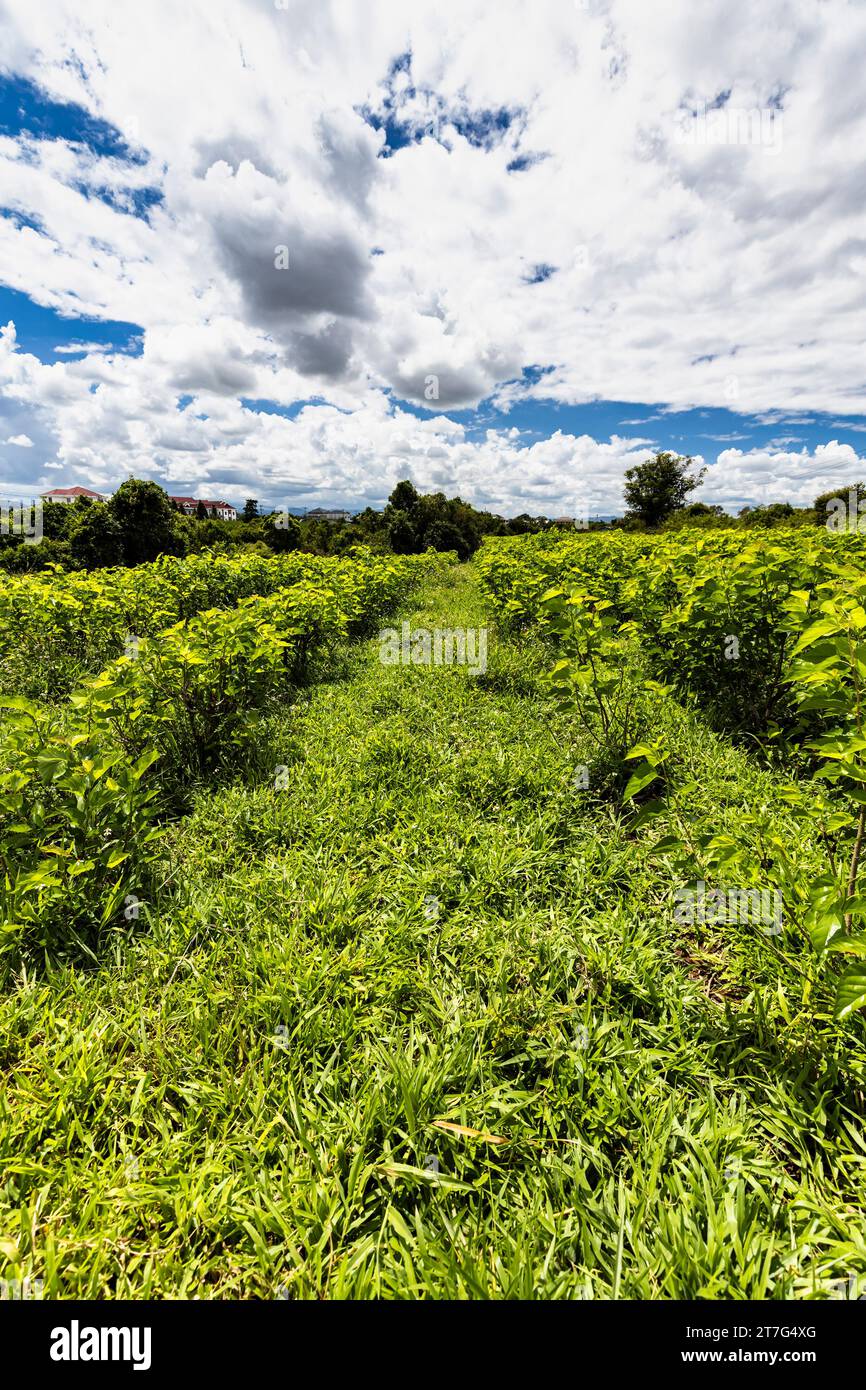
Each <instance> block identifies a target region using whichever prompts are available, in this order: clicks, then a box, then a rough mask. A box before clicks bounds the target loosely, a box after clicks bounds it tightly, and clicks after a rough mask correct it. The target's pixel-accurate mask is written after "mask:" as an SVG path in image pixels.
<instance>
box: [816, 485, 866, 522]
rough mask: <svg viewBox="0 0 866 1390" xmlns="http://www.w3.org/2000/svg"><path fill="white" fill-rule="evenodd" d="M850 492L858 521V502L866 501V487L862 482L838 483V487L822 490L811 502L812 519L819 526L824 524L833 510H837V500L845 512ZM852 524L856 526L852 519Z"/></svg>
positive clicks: (849, 499)
mask: <svg viewBox="0 0 866 1390" xmlns="http://www.w3.org/2000/svg"><path fill="white" fill-rule="evenodd" d="M851 493H853V494H854V496H853V502H854V513H855V516H857V520H858V521H859V515H860V513H859V507H860V503H861V502H864V503H866V487H864V485H863V483H840V485H839V486H838V487H834V488H831V489H830V491H829V492H822V493H821V494H820V495H819V496H818V497H816V498H815V501H814V502H813V503H812V506H813V508H814V510H815V517H814V520H815V521H816V522H817V524H818V525H819V526H826V524H827V521H828V519H829V518H830V516H831V514H832V513H833V512H838V510H839V508H838V503H839V502H841V503H843V505H844V506H845V508H846V512H847V509H848V507H849V506H850V503H851V497H850V495H849V494H851ZM834 503H836V504H837V505H836V506H835V507H834V506H833V504H834ZM853 525H854V526H856V525H857V521H853Z"/></svg>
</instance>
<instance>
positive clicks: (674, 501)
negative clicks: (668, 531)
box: [624, 453, 706, 526]
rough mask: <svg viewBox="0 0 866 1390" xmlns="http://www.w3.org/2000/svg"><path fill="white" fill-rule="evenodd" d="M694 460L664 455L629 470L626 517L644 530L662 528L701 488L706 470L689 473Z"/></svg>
mask: <svg viewBox="0 0 866 1390" xmlns="http://www.w3.org/2000/svg"><path fill="white" fill-rule="evenodd" d="M692 462H693V460H692V459H691V458H682V457H681V456H680V455H679V454H670V453H662V454H656V455H655V457H654V458H650V459H646V460H645V462H644V463H637V464H635V466H634V467H633V468H629V469H627V470H626V475H625V489H624V491H625V500H626V505H627V507H628V513H627V516H628V517H631V518H633V519H634V520H636V521H640V522H642V523H643V524H644V525H645V526H660V525H661V523H662V522H663V521H666V520H667V518H668V517H669V516H671V515H672V514H673V513H674V512H676V511H678V510H679V508H680V507H682V506H683V505H684V503H685V500H686V498H687V497H688V495H689V493H690V492H692V491H693V490H694V489H695V488H696V487H698V485H699V484H700V482H701V480H702V478H703V476H704V473H705V472H706V469H705V468H702V469H701V470H700V472H699V473H695V474H692V473H689V471H688V470H689V468H690V466H691V464H692Z"/></svg>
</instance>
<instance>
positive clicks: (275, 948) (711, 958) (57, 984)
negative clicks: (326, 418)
mask: <svg viewBox="0 0 866 1390" xmlns="http://www.w3.org/2000/svg"><path fill="white" fill-rule="evenodd" d="M401 605H402V606H401V607H400V609H399V612H398V616H397V618H396V619H395V618H390V619H389V622H394V621H398V622H399V620H401V619H403V618H405V619H407V620H408V621H409V622H410V623H411V624H412V626H413V627H422V626H423V627H427V628H433V627H436V626H439V627H451V628H453V627H460V626H462V627H466V628H472V627H475V628H477V627H479V626H480V625H482V624H484V623H486V624H487V625H488V633H489V659H488V665H487V670H486V672H485V673H483V674H480V675H471V674H470V673H469V672H468V670H467V669H466V668H465V667H461V666H459V665H452V666H435V665H430V666H414V665H409V666H404V665H397V666H391V667H388V666H383V665H382V664H381V662H380V660H379V642H378V639H377V637H376V635H375V633H374V634H373V635H372V636H366V637H358V638H355V639H354V640H349V641H346V640H343V641H342V642H336V643H334V642H332V643H329V644H327V645H326V646H324V647H322V648H321V649H320V650H318V652H317V655H316V656H315V657H314V659H313V660H312V663H311V665H310V668H309V670H308V671H307V673H306V676H305V678H304V680H303V681H302V682H301V683H299V684H297V683H296V684H295V685H294V686H293V687H292V688H291V690H290V691H289V692H288V693H286V694H285V695H284V696H283V697H282V698H281V699H280V700H279V701H277V702H276V703H274V702H272V703H271V704H269V705H268V707H267V708H266V709H265V711H264V712H263V713H262V716H261V720H260V722H259V723H258V724H257V726H256V732H255V742H254V748H253V751H252V752H251V753H250V755H249V756H248V757H247V759H246V761H245V764H244V766H243V768H242V769H240V770H238V769H232V768H231V767H222V768H221V769H219V770H217V771H215V772H213V773H211V774H210V776H209V777H208V778H207V779H205V780H200V781H199V782H198V784H197V785H196V786H195V787H194V788H193V789H192V790H191V791H190V793H189V800H188V804H187V805H186V806H185V808H184V814H183V815H174V816H172V817H170V818H169V819H168V821H167V823H166V826H165V827H164V828H165V829H167V833H166V834H165V836H164V837H163V838H162V840H161V841H160V844H159V857H158V859H157V860H156V864H155V873H154V877H153V880H152V881H153V889H152V892H151V894H150V896H149V897H148V898H147V899H144V900H143V905H142V909H141V914H140V918H139V920H138V921H129V922H127V921H125V920H123V919H122V917H121V920H120V921H119V922H113V923H112V924H111V925H110V926H109V927H108V928H106V929H103V930H102V932H101V934H100V936H99V941H98V945H97V946H96V947H95V949H94V946H93V945H92V944H91V945H90V946H89V948H88V951H87V952H83V951H82V952H78V953H77V954H76V953H75V952H74V951H70V950H66V951H65V953H59V954H58V953H57V952H54V953H52V952H51V951H50V950H49V951H47V952H46V950H45V948H44V946H43V947H42V948H41V949H36V948H32V949H31V950H30V951H29V954H28V951H27V950H26V949H22V948H21V946H20V940H19V948H18V950H17V954H16V956H15V963H14V967H12V968H11V970H12V973H11V974H10V976H9V978H8V980H7V988H6V991H5V993H4V995H3V998H2V1003H0V1040H2V1042H0V1046H2V1060H3V1074H4V1078H5V1081H4V1085H3V1090H2V1093H0V1107H2V1108H0V1144H2V1171H3V1180H2V1188H0V1231H2V1235H0V1252H2V1258H3V1261H4V1267H3V1269H2V1273H3V1275H4V1276H5V1277H19V1278H23V1277H30V1278H39V1279H42V1280H43V1281H44V1292H45V1296H46V1297H56V1298H73V1297H84V1298H128V1297H134V1298H142V1297H148V1296H150V1297H202V1298H231V1297H238V1296H241V1297H259V1298H265V1299H272V1298H279V1297H289V1298H322V1297H325V1298H345V1297H351V1298H370V1297H388V1298H425V1297H431V1298H445V1297H449V1298H451V1297H456V1298H513V1297H532V1298H570V1299H573V1298H612V1297H613V1298H617V1297H618V1298H721V1299H737V1298H760V1299H764V1298H786V1297H808V1296H817V1297H827V1296H829V1295H830V1294H832V1292H833V1288H834V1282H835V1283H837V1284H838V1283H844V1282H845V1281H847V1280H849V1279H850V1278H851V1276H852V1275H855V1276H859V1275H860V1274H861V1273H866V1237H864V1234H863V1228H862V1221H861V1219H860V1215H861V1212H862V1207H863V1201H864V1186H866V1184H864V1164H866V1144H864V1141H863V1137H862V1120H863V1104H864V1097H863V1080H864V1066H866V1047H864V1034H863V1029H862V1025H861V1023H860V1017H859V1014H852V1015H850V1016H849V1017H848V1019H847V1020H846V1021H842V1022H839V1021H837V1020H834V1019H833V1017H832V1008H831V1005H832V991H830V990H829V988H823V987H822V985H821V982H820V979H819V980H818V981H817V982H815V981H813V980H811V976H810V984H809V988H806V986H805V985H804V979H805V976H806V975H807V974H809V971H808V969H806V967H805V966H804V959H805V957H804V956H803V953H802V952H797V951H796V950H792V949H790V948H788V947H786V946H784V944H783V945H780V943H779V941H778V940H776V939H774V938H773V937H770V936H766V935H764V934H763V933H761V932H759V931H755V930H754V929H748V928H737V927H731V926H718V927H713V926H693V925H688V924H683V923H679V922H677V921H676V920H675V914H674V913H673V911H672V908H671V896H672V893H673V892H674V890H675V888H676V887H677V885H678V884H680V883H681V882H682V881H683V879H682V875H681V874H679V873H678V871H677V870H676V868H675V867H674V866H672V865H671V864H670V863H668V862H667V861H666V860H665V859H664V858H660V857H659V856H658V855H657V854H654V853H653V844H654V837H655V840H656V841H657V839H658V832H657V831H655V830H654V829H653V822H650V824H649V826H645V827H638V828H637V829H635V827H634V824H633V819H634V817H633V813H631V812H630V811H629V809H628V808H627V807H625V806H623V805H621V804H619V802H618V801H617V799H616V798H615V797H611V796H610V795H609V794H607V792H606V791H605V790H604V789H602V790H596V789H594V787H593V783H592V780H591V781H590V786H589V788H588V789H585V788H583V787H582V786H581V785H580V784H579V781H577V782H576V777H575V768H576V767H579V766H581V765H589V766H590V767H591V768H592V767H593V766H594V764H593V756H594V753H593V746H592V741H591V739H589V738H588V736H587V735H586V734H585V733H582V732H581V729H580V726H579V725H578V724H577V723H576V721H575V717H574V714H573V712H572V711H569V710H568V709H563V708H562V706H561V702H560V701H558V700H557V699H556V698H555V693H554V692H552V690H551V687H550V685H549V683H548V681H547V680H546V672H547V670H548V668H549V666H550V659H549V658H550V652H549V646H548V643H547V641H546V639H545V638H544V637H543V635H540V634H539V633H538V632H536V631H535V630H533V629H525V630H522V631H519V632H515V631H514V630H513V629H509V628H504V627H502V626H500V625H497V621H496V616H495V613H494V611H493V609H492V608H491V606H490V600H489V596H488V595H487V593H486V592H485V591H483V590H482V588H481V587H480V585H479V582H478V573H477V568H476V566H473V565H468V566H452V567H450V568H448V569H443V568H442V567H440V568H439V569H438V570H432V571H430V572H429V573H427V574H425V575H424V576H423V577H422V578H421V581H420V588H416V590H415V592H414V593H412V594H407V595H406V596H405V597H404V598H403V599H402V601H401ZM624 650H626V651H627V660H628V662H630V663H633V664H634V666H635V669H636V670H638V669H639V667H640V664H641V661H642V660H643V658H642V657H641V655H640V652H639V651H638V650H637V649H636V648H635V647H634V644H629V645H628V646H627V649H624ZM662 733H663V734H664V737H665V739H666V741H667V745H668V746H669V748H670V750H671V752H670V757H671V758H673V759H674V761H675V764H676V766H677V768H678V769H679V770H680V774H681V776H680V781H681V783H682V786H683V787H684V788H685V790H684V791H683V792H682V794H680V793H679V792H678V791H677V787H676V785H673V784H672V785H671V786H670V787H669V789H668V793H667V801H666V814H667V815H668V816H669V817H670V818H672V819H675V818H676V816H677V815H682V816H684V817H686V818H687V819H688V820H689V821H690V822H692V823H698V822H700V821H702V820H709V821H711V822H712V825H713V827H714V830H715V831H716V832H717V833H722V832H724V831H725V830H726V829H731V830H732V831H736V827H737V826H738V824H739V823H740V822H741V821H742V820H743V817H744V816H747V815H751V814H755V813H756V812H761V813H762V814H764V815H765V817H766V818H767V834H768V835H771V836H777V837H779V838H780V839H781V840H782V841H784V842H793V841H795V840H797V839H798V837H799V840H800V841H802V840H803V833H802V824H801V822H800V820H799V818H798V812H797V809H796V808H786V806H785V804H784V802H783V801H782V800H780V797H779V791H780V788H781V787H782V786H783V785H784V779H783V776H782V774H781V773H780V772H779V771H778V770H777V769H773V768H771V767H769V766H766V765H763V764H762V763H761V760H760V759H758V758H756V757H755V756H754V754H753V752H752V751H751V750H750V749H749V748H748V747H744V746H741V745H738V743H737V741H736V740H734V739H732V738H730V737H729V736H728V735H727V734H726V733H724V732H719V731H713V730H712V729H711V728H710V727H709V725H708V724H707V723H706V722H705V721H704V720H703V719H702V717H701V716H700V713H699V712H696V711H695V709H694V708H690V707H687V702H686V703H683V702H680V701H679V700H678V699H677V698H675V697H674V696H673V695H671V694H667V695H658V696H657V697H656V703H655V705H654V707H653V734H654V735H657V734H662ZM281 770H282V771H281ZM630 816H631V819H630ZM806 852H807V853H808V845H807V846H806ZM79 939H82V940H83V938H81V937H80V933H79ZM85 944H86V942H85Z"/></svg>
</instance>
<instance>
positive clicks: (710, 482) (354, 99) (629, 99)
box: [0, 0, 866, 514]
mask: <svg viewBox="0 0 866 1390" xmlns="http://www.w3.org/2000/svg"><path fill="white" fill-rule="evenodd" d="M8 10H9V23H8V25H7V26H6V27H5V28H4V31H3V32H2V34H0V325H9V324H14V332H13V330H11V329H8V328H7V329H6V330H4V334H3V338H2V344H0V487H2V488H4V489H6V490H9V489H10V488H12V489H14V488H15V487H19V488H33V489H38V488H41V487H47V486H50V485H58V484H60V483H65V484H73V483H83V484H85V485H87V484H89V485H92V486H95V487H99V488H100V489H101V490H110V488H111V487H113V486H116V485H117V483H118V482H119V481H121V480H122V478H124V477H126V476H128V475H129V474H130V473H135V474H137V475H138V476H147V477H154V478H156V479H157V480H158V481H160V482H162V483H163V484H164V485H166V486H167V487H169V488H170V489H171V490H172V491H185V492H188V491H197V490H200V491H202V492H205V491H206V492H207V493H208V494H209V495H213V494H214V493H222V494H223V495H225V496H226V497H227V498H229V499H230V500H233V501H242V500H243V498H244V497H245V496H247V495H256V496H258V497H260V498H261V499H263V500H265V501H268V502H272V503H273V504H274V505H279V503H280V502H281V501H282V500H284V499H285V500H290V501H292V502H293V503H294V504H301V505H309V506H313V505H317V504H328V503H339V504H344V505H357V506H362V505H365V504H367V503H372V504H373V505H377V504H380V503H381V502H382V501H383V500H384V499H385V497H387V495H388V492H389V491H390V490H391V488H392V487H393V485H394V483H395V482H396V481H397V479H398V478H400V477H405V476H408V477H411V478H412V479H413V480H414V481H415V482H416V485H418V486H419V487H422V488H431V489H433V488H435V489H437V490H439V489H442V490H445V491H450V492H459V493H460V494H461V495H462V496H464V497H467V498H469V499H470V500H474V501H476V502H478V503H479V504H480V505H488V506H492V507H495V508H497V509H499V510H501V511H503V512H506V513H508V512H511V513H513V512H516V511H525V510H529V511H533V510H536V511H544V512H547V513H548V514H549V513H550V512H554V511H555V512H563V511H568V510H569V508H570V507H571V506H572V504H573V503H574V499H575V497H580V496H588V497H590V498H591V499H592V509H593V510H596V511H598V512H601V513H604V514H610V513H611V512H615V511H617V510H618V509H619V507H620V505H621V495H622V475H623V473H624V471H625V469H626V468H627V467H629V466H631V465H632V464H633V463H635V462H637V461H639V460H640V459H641V458H643V457H645V456H646V455H647V453H649V452H650V451H652V450H655V449H671V450H674V451H676V452H679V453H684V454H691V455H692V456H694V457H697V458H700V459H701V460H702V461H703V462H704V463H705V464H707V465H708V472H707V477H706V481H705V484H704V487H703V489H702V492H701V495H702V496H704V497H705V498H706V500H710V501H716V502H720V503H721V504H722V505H723V506H726V507H727V508H729V509H731V510H736V509H738V508H739V507H740V506H741V505H743V504H745V503H755V502H761V501H767V500H781V499H786V500H792V501H795V502H799V503H807V502H808V501H809V500H810V499H811V497H812V496H814V495H815V494H816V493H817V492H819V491H821V490H823V488H824V487H825V486H829V485H830V484H832V483H836V482H844V481H854V480H855V479H857V478H859V477H861V476H863V475H866V466H864V463H866V460H864V459H863V454H864V440H866V353H864V351H863V348H864V343H863V338H864V333H866V313H864V310H866V304H864V302H863V299H864V293H863V290H862V285H863V283H864V277H863V274H862V270H863V269H864V263H863V262H864V247H866V227H864V211H863V209H864V201H863V198H862V178H861V175H860V173H859V172H858V170H859V167H860V164H859V161H860V154H859V151H860V150H861V148H862V145H863V140H864V138H866V121H864V113H863V111H862V110H861V105H860V104H858V103H856V102H855V103H853V104H852V102H851V100H850V99H849V97H848V96H846V93H850V92H852V91H853V90H855V86H856V82H857V81H859V72H860V70H861V62H862V59H863V58H866V17H864V15H863V13H862V12H859V13H858V12H857V10H856V7H852V6H849V5H847V4H845V3H844V0H828V3H827V4H826V5H825V6H823V8H822V11H821V13H820V14H819V15H816V14H815V11H814V7H813V6H810V5H809V4H807V3H806V0H767V4H766V6H764V7H762V10H761V12H760V13H757V12H756V11H755V10H754V7H752V6H750V5H748V4H747V3H746V2H745V0H725V2H724V3H723V0H707V7H706V15H705V22H704V24H703V26H695V25H694V23H693V16H692V14H691V11H690V8H689V6H688V5H687V4H686V3H685V0H672V3H671V4H670V6H668V7H666V9H665V13H664V15H662V16H659V15H656V16H655V18H654V22H650V17H648V15H647V11H646V6H645V5H642V4H640V3H639V2H638V0H592V3H587V4H584V5H575V6H572V7H570V6H562V5H557V6H553V5H551V6H547V7H542V9H539V11H538V14H537V15H536V16H534V22H533V33H532V34H531V36H528V35H526V34H525V32H524V30H525V27H526V22H527V21H526V13H525V11H524V10H523V9H522V8H521V6H520V5H519V4H518V3H517V0H503V3H502V4H497V5H496V6H494V5H493V4H492V3H490V0H467V3H466V9H465V11H464V10H461V14H460V16H458V15H456V14H451V13H444V12H442V11H441V7H439V6H437V5H436V4H434V3H433V0H419V3H418V4H417V6H415V7H414V9H413V12H412V14H411V16H409V17H407V15H406V13H405V9H404V8H403V7H402V6H400V5H399V4H397V3H396V0H394V3H390V0H380V3H378V4H377V5H376V6H375V7H374V9H373V10H371V11H370V12H369V13H368V14H366V15H365V16H364V17H363V18H362V17H361V16H360V15H355V14H350V13H348V12H345V11H342V10H339V9H338V8H337V7H331V6H330V5H314V4H312V3H309V4H298V5H295V6H294V7H293V10H292V14H291V18H289V17H288V15H287V14H286V13H281V12H280V11H279V10H278V9H277V7H276V6H274V7H273V12H272V11H271V9H270V7H264V8H263V7H262V6H260V5H254V4H253V3H252V0H226V4H225V6H224V12H223V13H221V15H220V17H219V20H218V19H217V16H215V15H208V16H207V17H205V18H202V16H201V15H199V16H198V18H197V19H196V20H195V22H193V17H192V16H189V17H186V16H184V17H183V19H182V20H178V19H177V17H176V14H175V12H174V11H173V10H172V7H171V6H170V5H169V4H168V0H154V4H153V8H152V10H150V11H149V12H148V14H147V15H145V14H144V13H141V12H137V11H134V10H133V9H132V7H130V9H129V12H127V11H126V10H124V11H122V12H119V11H118V10H117V8H116V6H112V5H110V4H109V3H108V0H80V2H78V3H72V0H57V4H56V10H57V13H56V14H55V16H54V21H55V22H53V23H52V22H50V21H49V19H48V18H47V17H46V16H44V15H40V14H38V13H36V14H35V13H33V8H32V6H30V5H29V4H27V3H25V0H9V5H8ZM530 39H531V42H530ZM852 83H854V84H855V86H852ZM750 113H751V114H750ZM762 113H763V114H762ZM764 116H768V117H770V118H771V119H770V120H769V123H767V122H766V121H763V118H764ZM753 117H754V121H753ZM714 122H715V124H713V123H714ZM761 122H763V124H762V123H761ZM278 248H285V253H286V254H285V257H284V261H285V262H286V264H284V265H282V266H278V265H277V259H276V255H275V253H276V251H277V249H278Z"/></svg>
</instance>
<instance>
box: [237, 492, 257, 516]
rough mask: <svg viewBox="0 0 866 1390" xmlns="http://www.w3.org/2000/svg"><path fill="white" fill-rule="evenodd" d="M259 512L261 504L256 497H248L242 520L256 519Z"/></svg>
mask: <svg viewBox="0 0 866 1390" xmlns="http://www.w3.org/2000/svg"><path fill="white" fill-rule="evenodd" d="M258 514H259V504H258V500H257V499H256V498H255V497H248V498H247V500H246V502H245V503H244V509H243V512H242V513H241V521H255V519H256V517H257V516H258Z"/></svg>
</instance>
